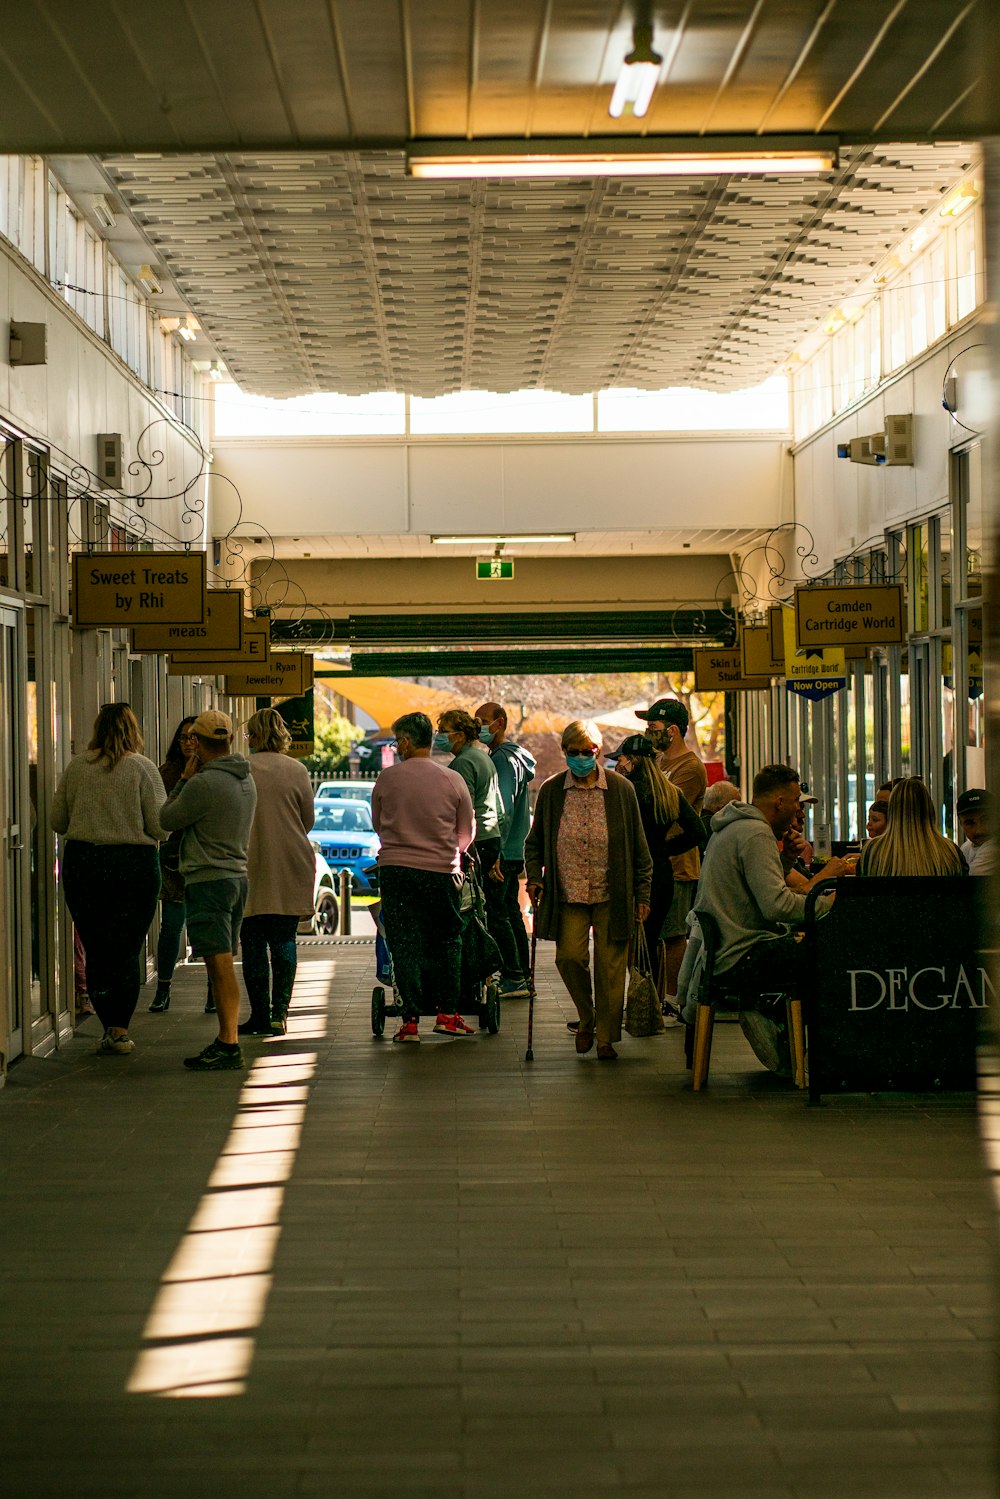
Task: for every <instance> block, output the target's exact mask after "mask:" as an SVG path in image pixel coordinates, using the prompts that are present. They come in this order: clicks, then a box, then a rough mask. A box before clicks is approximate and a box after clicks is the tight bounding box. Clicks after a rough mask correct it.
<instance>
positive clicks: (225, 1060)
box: [184, 1041, 243, 1072]
mask: <svg viewBox="0 0 1000 1499" xmlns="http://www.w3.org/2000/svg"><path fill="white" fill-rule="evenodd" d="M184 1066H185V1067H189V1068H190V1069H191V1071H192V1072H234V1071H236V1069H237V1068H240V1067H242V1066H243V1053H242V1052H241V1051H240V1049H239V1047H238V1046H223V1045H222V1044H221V1042H219V1041H213V1042H212V1044H211V1046H206V1047H205V1050H204V1051H203V1052H201V1053H200V1054H199V1055H198V1056H196V1057H185V1058H184Z"/></svg>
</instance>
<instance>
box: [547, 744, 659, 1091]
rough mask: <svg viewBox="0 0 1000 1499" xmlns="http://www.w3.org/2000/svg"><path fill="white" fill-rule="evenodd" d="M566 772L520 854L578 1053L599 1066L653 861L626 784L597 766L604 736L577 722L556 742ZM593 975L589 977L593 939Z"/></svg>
mask: <svg viewBox="0 0 1000 1499" xmlns="http://www.w3.org/2000/svg"><path fill="white" fill-rule="evenodd" d="M562 749H563V754H564V755H565V757H566V770H565V772H562V771H560V772H559V773H558V774H556V775H554V776H551V777H550V778H549V780H547V781H546V782H545V784H544V785H543V786H542V788H541V790H540V791H539V793H538V801H537V803H536V806H535V817H534V821H533V822H532V825H531V831H530V832H529V834H528V837H527V841H526V843H525V845H524V862H525V868H526V870H527V876H528V895H529V897H530V899H531V903H532V905H533V906H534V907H535V912H536V916H535V919H536V921H537V922H538V935H539V936H540V937H542V938H543V939H547V940H548V941H554V942H555V944H556V967H557V968H558V970H559V973H560V976H561V977H562V980H563V983H564V984H565V985H566V988H567V989H568V990H569V994H570V998H571V999H572V1000H573V1003H574V1004H575V1005H576V1009H577V1014H578V1015H579V1017H580V1025H579V1029H578V1030H577V1033H576V1049H577V1051H578V1052H580V1053H581V1054H582V1053H585V1052H588V1051H590V1049H591V1047H592V1046H593V1045H594V1040H595V1038H596V1040H597V1056H598V1060H599V1061H602V1062H611V1061H614V1059H615V1058H616V1057H617V1055H618V1053H617V1052H616V1051H615V1048H614V1042H615V1041H617V1040H619V1039H620V1037H621V1033H622V1012H623V1010H624V1006H625V975H626V969H627V959H628V947H629V942H630V940H631V937H632V933H633V931H634V930H635V923H636V921H637V920H638V921H645V919H646V917H647V915H648V914H649V890H650V880H651V877H652V868H653V866H652V860H651V859H650V855H649V849H648V848H647V846H646V839H645V836H644V834H643V831H642V819H641V817H640V815H639V803H638V801H637V799H636V794H635V792H634V791H633V789H632V787H631V786H630V785H629V783H628V781H626V779H625V778H624V776H620V775H617V774H616V773H615V772H614V771H609V770H605V769H604V767H603V766H602V765H601V764H600V756H601V735H600V731H599V730H598V729H597V727H596V726H595V725H594V724H589V723H581V722H580V721H579V720H577V721H574V722H573V723H571V724H567V725H566V728H565V729H564V730H563V734H562ZM591 933H593V938H594V971H593V975H591V971H590V937H591Z"/></svg>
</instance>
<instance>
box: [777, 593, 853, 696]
mask: <svg viewBox="0 0 1000 1499" xmlns="http://www.w3.org/2000/svg"><path fill="white" fill-rule="evenodd" d="M781 613H782V622H783V626H784V635H785V686H786V687H787V689H788V691H789V692H794V693H795V694H796V695H797V696H798V697H804V698H808V700H809V701H810V702H812V703H819V702H822V700H823V698H825V697H830V696H831V695H832V694H833V693H834V692H839V691H840V689H841V688H842V687H846V686H847V666H846V663H845V661H844V652H843V651H842V650H832V649H831V648H830V647H829V646H812V647H810V648H809V649H807V650H799V649H798V647H797V646H796V643H795V610H794V609H792V608H789V607H787V606H786V607H783V608H782V611H781Z"/></svg>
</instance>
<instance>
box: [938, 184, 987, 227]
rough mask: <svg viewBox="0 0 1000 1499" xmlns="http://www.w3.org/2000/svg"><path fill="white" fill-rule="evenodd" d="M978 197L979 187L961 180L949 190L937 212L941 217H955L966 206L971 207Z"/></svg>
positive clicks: (962, 211) (963, 210) (961, 212)
mask: <svg viewBox="0 0 1000 1499" xmlns="http://www.w3.org/2000/svg"><path fill="white" fill-rule="evenodd" d="M978 197H979V189H978V188H977V186H976V184H975V183H974V182H963V183H962V184H961V185H960V186H959V187H956V188H955V190H954V192H950V193H949V194H948V196H947V198H945V200H944V202H943V203H942V204H941V207H940V208H939V209H938V213H939V214H940V215H941V217H942V218H943V219H957V218H958V217H959V215H960V214H963V213H964V212H965V210H966V209H967V208H971V207H972V205H973V203H975V202H976V200H977V198H978Z"/></svg>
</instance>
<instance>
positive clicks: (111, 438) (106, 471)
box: [97, 432, 122, 489]
mask: <svg viewBox="0 0 1000 1499" xmlns="http://www.w3.org/2000/svg"><path fill="white" fill-rule="evenodd" d="M97 477H98V478H99V479H100V481H101V483H102V484H103V485H104V486H105V488H106V489H121V487H122V439H121V433H119V432H98V434H97Z"/></svg>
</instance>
